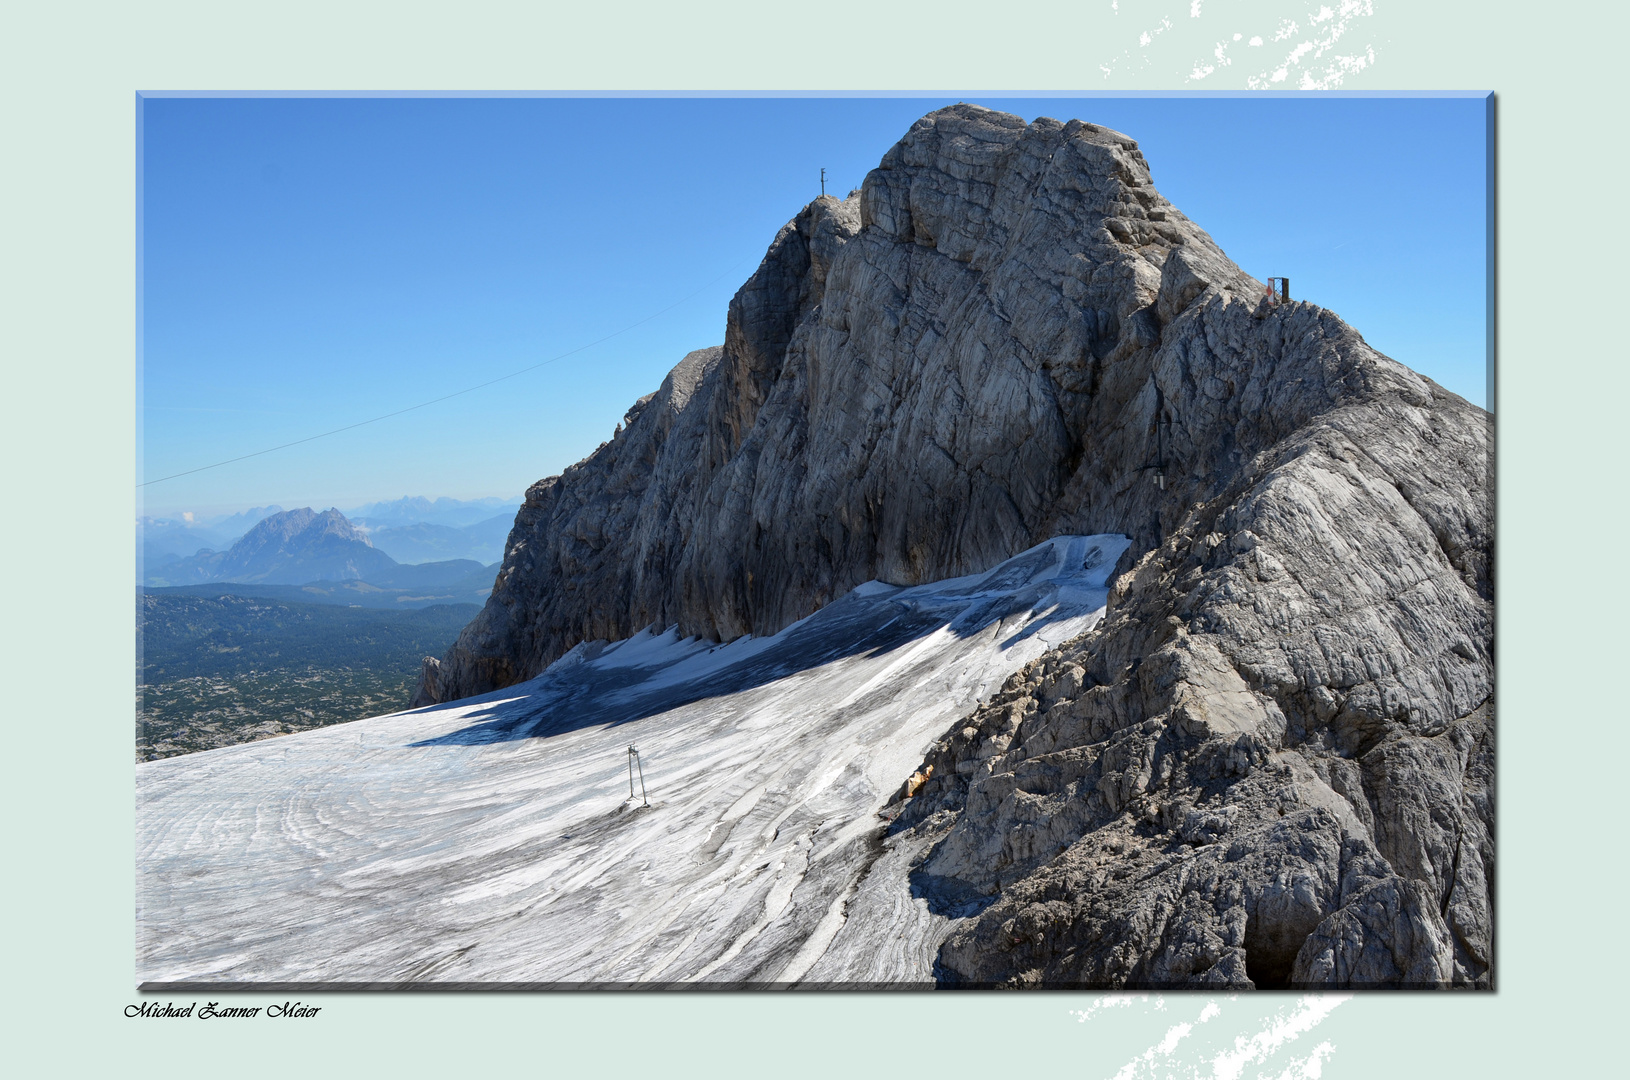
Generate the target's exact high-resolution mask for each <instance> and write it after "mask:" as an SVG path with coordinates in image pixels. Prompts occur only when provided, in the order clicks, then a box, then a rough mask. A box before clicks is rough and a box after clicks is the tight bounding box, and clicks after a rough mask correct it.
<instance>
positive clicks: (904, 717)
mask: <svg viewBox="0 0 1630 1080" xmlns="http://www.w3.org/2000/svg"><path fill="white" fill-rule="evenodd" d="M1126 546H1127V541H1126V540H1125V539H1124V538H1122V537H1119V536H1090V537H1059V538H1056V539H1054V540H1050V541H1048V542H1046V543H1044V544H1041V545H1038V546H1037V547H1035V548H1032V549H1031V550H1029V551H1027V552H1025V553H1023V554H1021V555H1018V556H1016V557H1014V558H1012V559H1010V560H1008V561H1007V562H1005V563H1003V564H1001V565H1000V566H998V567H996V568H995V569H994V570H991V571H990V572H989V573H986V574H981V575H975V576H970V577H964V578H957V579H954V580H950V581H942V582H938V583H935V584H932V585H923V586H918V587H915V588H899V587H895V586H890V585H885V584H883V583H880V582H868V583H867V584H865V585H862V586H860V587H858V588H856V589H855V590H854V591H853V592H851V593H849V594H848V595H846V596H844V597H842V598H841V599H839V600H836V601H834V602H833V603H831V604H829V605H827V606H826V607H825V608H823V609H821V610H820V611H818V612H816V613H815V614H814V615H811V616H810V617H809V618H807V619H804V620H803V621H802V622H799V623H796V624H794V625H792V626H790V627H788V628H787V629H786V630H783V631H782V632H781V633H779V634H776V635H775V636H774V637H769V638H762V639H752V638H743V639H740V640H737V641H735V642H732V643H730V644H728V645H713V644H712V643H709V642H706V641H702V640H698V639H687V640H681V639H679V638H678V637H677V635H676V634H675V633H673V632H672V631H670V632H668V633H666V634H656V633H652V632H649V631H648V632H646V633H642V634H639V635H636V636H635V637H632V638H629V639H628V640H626V641H623V642H619V643H617V644H613V645H609V646H608V645H604V644H603V643H594V644H588V645H580V646H578V647H577V648H575V649H573V650H572V651H571V652H570V653H568V654H567V655H566V656H564V657H562V658H561V659H560V660H559V661H557V662H556V663H555V664H553V665H551V666H550V668H549V669H548V670H547V671H545V672H544V673H543V674H542V675H541V676H539V677H538V678H536V679H534V680H532V681H531V682H528V683H524V684H521V685H519V686H514V687H511V688H509V689H507V690H502V691H498V692H495V693H492V694H487V695H485V696H483V697H479V698H469V699H465V700H463V701H458V702H452V703H448V704H445V705H439V706H432V707H430V708H425V709H419V710H416V711H414V712H406V713H397V714H394V715H391V716H381V717H377V718H374V719H371V720H358V721H355V722H353V723H348V724H339V725H336V726H333V727H327V728H320V729H317V730H314V731H306V732H302V733H300V734H297V735H287V736H283V737H280V738H276V739H270V740H266V741H263V742H256V743H249V744H246V745H242V746H232V747H226V748H223V749H219V750H211V751H207V752H204V753H198V754H189V755H186V756H182V757H175V758H168V759H165V760H162V761H154V762H148V763H145V764H142V765H138V766H137V816H136V829H137V859H138V865H137V875H138V881H137V950H138V959H137V974H138V978H139V979H140V980H141V981H143V982H147V983H174V982H188V981H208V982H311V983H395V982H408V981H412V982H437V983H472V982H481V983H486V982H494V983H544V984H583V983H612V984H629V983H640V982H658V983H676V982H693V981H701V982H708V983H716V984H717V983H725V984H739V983H743V982H765V983H773V984H788V983H797V982H803V983H805V984H832V983H844V984H871V985H876V984H880V983H890V984H892V983H912V982H918V983H921V982H931V981H932V979H933V961H934V956H935V954H936V952H937V950H938V948H939V945H940V942H941V941H943V939H944V937H945V935H946V934H947V933H948V932H949V930H950V927H951V925H952V924H951V923H950V921H949V920H948V919H947V918H945V917H944V916H942V915H938V914H934V913H933V912H931V911H930V910H929V908H928V904H927V901H926V900H924V899H920V898H915V897H913V895H912V886H911V882H910V879H909V870H910V864H911V862H912V861H913V860H915V859H919V858H920V856H921V854H922V853H921V852H919V851H914V850H901V849H897V848H896V846H895V844H894V841H892V840H885V839H884V836H883V829H884V823H883V821H882V820H881V819H880V818H879V817H878V811H879V810H880V809H881V808H882V807H883V806H884V805H885V804H886V803H887V802H888V800H889V799H890V797H891V796H892V795H893V794H894V793H895V792H896V791H897V790H898V789H899V788H900V786H901V784H902V783H903V782H904V780H905V779H906V777H907V776H908V775H910V773H911V771H912V770H913V769H914V768H915V767H916V765H917V764H918V763H919V762H920V761H921V760H922V756H923V753H924V751H925V750H926V749H927V748H928V747H929V745H930V744H931V743H933V742H934V740H935V739H937V738H938V737H939V736H941V735H942V734H944V733H945V732H946V731H947V730H948V729H949V728H950V726H951V725H952V724H953V723H954V722H955V721H957V720H958V719H959V718H961V717H963V716H965V715H967V713H968V712H969V711H970V710H971V709H972V708H973V707H974V705H975V703H976V701H977V700H979V699H982V698H985V697H988V696H989V695H990V694H991V693H992V692H994V691H995V690H996V689H997V688H999V687H1000V686H1001V684H1002V682H1003V680H1004V679H1006V677H1007V676H1008V675H1009V674H1010V673H1011V672H1012V671H1014V670H1015V669H1017V668H1018V667H1020V666H1022V665H1023V664H1025V663H1026V662H1028V661H1029V660H1031V659H1033V658H1035V657H1037V656H1039V655H1041V654H1042V653H1043V652H1045V651H1046V650H1048V649H1050V648H1052V647H1053V646H1055V645H1057V644H1059V643H1061V642H1063V641H1065V640H1067V639H1069V638H1071V637H1074V636H1075V635H1077V634H1080V633H1081V632H1083V631H1085V630H1087V629H1090V628H1091V627H1092V626H1093V625H1094V624H1096V622H1097V621H1098V620H1099V619H1100V618H1101V617H1102V615H1103V611H1104V604H1105V600H1106V591H1105V579H1106V577H1107V576H1108V574H1109V572H1110V569H1111V567H1113V566H1114V564H1115V561H1116V559H1117V558H1118V557H1119V556H1120V554H1121V553H1122V551H1123V550H1125V548H1126ZM630 744H635V745H637V746H638V748H639V753H640V760H641V762H642V764H643V769H644V782H645V788H646V790H647V792H648V793H649V799H650V805H649V807H646V806H644V805H642V802H641V799H640V797H639V794H638V792H639V787H640V784H639V777H638V775H637V774H636V776H635V779H634V788H635V792H636V794H635V796H634V798H633V799H632V800H630V798H629V776H628V763H629V760H630V759H629V755H628V752H627V750H628V746H629V745H630Z"/></svg>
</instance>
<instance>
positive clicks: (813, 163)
mask: <svg viewBox="0 0 1630 1080" xmlns="http://www.w3.org/2000/svg"><path fill="white" fill-rule="evenodd" d="M952 100H954V99H905V98H892V99H858V98H848V99H841V98H840V99H800V98H783V99H740V98H713V99H678V98H665V99H631V98H533V99H522V100H495V99H439V100H408V99H339V100H311V99H243V98H238V99H224V100H210V99H196V98H172V99H149V100H147V101H146V102H145V104H144V115H143V289H144V298H143V317H144V327H143V329H144V340H143V373H142V374H143V379H142V389H143V398H142V409H143V414H142V424H143V428H142V430H143V445H142V451H143V459H142V475H141V476H140V477H139V478H138V479H139V480H153V479H156V478H159V477H164V476H168V475H170V474H172V473H177V472H181V471H183V470H188V469H194V468H197V467H198V466H202V465H208V464H210V463H211V462H215V461H220V460H222V459H224V458H231V457H234V456H236V455H239V454H247V453H252V452H254V451H257V450H262V449H265V448H267V447H270V446H274V445H277V444H280V443H285V442H289V441H291V440H295V439H301V438H304V437H306V436H309V435H314V434H316V433H318V432H322V431H326V430H328V429H331V428H336V427H340V426H343V425H347V424H353V423H356V422H357V421H360V420H366V419H368V418H370V417H373V416H377V415H379V414H382V413H388V412H392V411H394V410H397V409H403V408H406V407H409V406H413V405H416V404H418V403H420V402H423V401H425V400H427V399H430V398H435V397H438V396H440V395H443V394H448V393H452V392H454V391H458V390H461V389H463V388H465V387H468V386H471V385H473V384H476V383H481V382H484V381H487V380H489V379H494V378H497V377H498V376H502V375H505V374H507V373H509V372H512V371H515V370H516V369H519V368H524V367H527V366H529V365H532V364H536V363H538V362H539V361H541V360H547V359H549V358H551V357H554V356H557V355H559V354H561V353H564V352H567V351H568V350H573V349H577V348H579V347H580V346H583V345H585V344H588V343H590V342H594V341H596V340H598V339H601V338H604V337H606V336H607V335H609V334H616V335H617V336H615V337H613V338H612V339H611V340H609V341H604V342H602V343H600V344H598V345H594V346H593V347H591V348H588V349H584V350H582V351H580V352H577V353H575V354H574V355H572V356H569V357H566V358H564V359H561V360H559V361H556V362H553V363H550V364H548V365H546V366H544V367H542V368H539V369H538V370H536V371H532V372H529V373H527V374H524V375H520V376H518V377H516V378H513V379H509V380H506V381H504V382H501V383H498V384H497V385H495V386H491V387H487V388H485V389H481V390H477V391H474V392H472V393H468V394H464V395H462V396H460V397H457V398H454V399H452V400H449V401H444V402H441V403H438V404H435V405H431V406H429V407H427V408H423V409H419V410H417V411H414V412H410V413H407V414H405V415H403V416H398V417H394V418H391V419H387V420H383V421H381V422H379V423H376V424H370V425H367V426H364V427H359V428H356V429H353V430H350V431H346V432H343V433H341V434H338V435H334V436H331V437H328V438H324V439H318V440H316V441H313V442H309V443H304V444H302V445H299V446H295V447H291V448H289V449H286V450H280V451H278V452H276V453H272V454H266V455H263V456H260V457H256V458H254V459H252V460H248V461H242V462H237V463H235V464H230V465H225V466H223V467H221V468H217V469H210V470H207V471H204V472H199V473H195V474H193V475H190V476H184V477H181V478H178V479H173V480H167V481H165V482H163V483H159V484H153V485H150V486H148V487H146V488H144V489H142V490H141V492H140V494H141V495H142V496H143V497H144V499H145V512H147V513H149V514H155V515H160V516H166V515H171V514H179V513H180V512H182V511H194V512H196V513H199V514H210V513H224V512H228V511H232V510H237V509H241V508H244V507H248V506H252V505H260V504H265V503H272V502H276V503H281V504H282V505H283V506H304V505H311V506H317V507H326V506H329V505H338V506H342V507H347V506H354V505H358V504H361V503H366V502H370V501H374V500H377V499H390V498H396V497H399V496H402V495H428V496H440V495H448V496H454V497H458V498H473V497H478V496H484V495H500V496H512V495H517V494H519V493H520V492H521V491H522V490H523V489H524V488H525V487H526V486H527V485H528V484H530V483H531V482H533V481H535V480H537V479H539V478H541V477H543V476H547V475H551V474H553V473H558V472H559V471H560V470H561V469H563V468H564V467H566V466H567V465H569V464H571V463H572V462H574V461H577V460H579V459H580V458H582V457H583V456H584V455H585V454H587V453H589V452H590V451H591V450H593V449H594V447H595V446H597V445H598V444H599V443H600V442H602V441H604V440H605V439H607V438H609V437H610V435H611V432H612V430H613V428H614V427H615V426H616V424H617V422H618V420H619V419H620V418H621V417H622V414H623V412H624V411H625V410H626V409H627V408H628V406H629V405H630V404H632V403H633V401H634V400H635V399H636V398H637V397H639V396H641V395H642V394H645V393H648V392H650V391H651V390H654V389H655V388H656V387H657V385H658V384H659V383H660V382H661V380H662V377H663V375H664V374H665V373H666V372H667V370H668V368H670V367H672V366H673V364H674V363H676V362H677V361H678V360H679V358H680V357H681V356H682V355H683V354H684V353H685V352H687V351H689V350H691V349H695V348H701V347H703V346H707V345H714V344H718V343H719V342H721V341H722V340H723V336H724V321H725V310H726V306H727V305H728V303H729V300H730V297H731V295H732V294H733V293H734V292H735V290H736V289H737V288H738V287H739V286H740V284H741V283H742V281H744V280H745V279H746V277H747V275H748V274H750V273H751V272H752V270H753V267H754V266H755V265H756V264H757V262H758V260H759V258H761V257H762V255H763V253H764V249H765V248H766V246H767V245H768V244H769V241H770V240H771V238H772V237H773V236H774V235H775V232H776V230H777V229H778V228H780V226H781V225H782V224H784V223H785V222H786V221H787V220H788V219H789V218H791V217H792V216H793V215H794V214H795V213H796V212H797V211H798V209H799V208H800V207H801V206H803V205H804V204H805V203H806V202H808V201H809V200H810V199H812V198H814V197H815V195H817V194H818V193H819V176H820V169H821V168H822V167H825V168H826V170H827V176H828V178H829V180H828V185H827V190H828V191H830V192H833V193H836V194H838V195H842V194H845V193H847V192H848V191H849V189H851V188H854V187H858V186H859V185H860V182H861V180H862V179H863V177H864V176H865V174H866V172H867V170H868V169H870V168H872V167H874V166H875V165H876V163H877V161H878V159H879V158H880V157H881V156H882V155H883V153H884V152H885V151H886V150H887V149H888V148H889V146H890V145H892V144H893V143H894V142H895V141H896V140H897V139H899V137H900V136H901V135H903V134H904V133H905V131H906V129H907V128H909V127H910V125H911V123H912V122H913V121H914V120H915V119H916V118H917V117H919V116H921V115H922V114H924V113H926V112H928V111H930V110H932V109H934V108H937V107H939V106H941V105H945V104H950V103H951V101H952ZM977 100H978V101H979V102H980V103H981V104H984V105H989V106H991V107H993V108H1000V109H1004V110H1006V111H1009V112H1015V113H1018V114H1020V115H1022V116H1023V117H1025V119H1027V120H1029V119H1034V118H1035V117H1037V116H1052V117H1056V118H1058V119H1069V118H1071V117H1080V118H1081V119H1085V120H1090V121H1093V122H1095V123H1100V124H1106V125H1108V126H1110V127H1113V128H1115V129H1117V130H1120V131H1123V132H1125V133H1126V134H1128V135H1131V136H1132V137H1133V138H1136V139H1137V140H1138V141H1139V143H1140V145H1141V147H1142V149H1143V152H1144V154H1145V156H1146V157H1147V159H1148V161H1149V164H1150V168H1151V170H1152V172H1153V175H1154V182H1155V185H1156V186H1157V187H1158V188H1160V190H1161V192H1162V193H1163V194H1164V195H1165V196H1166V197H1167V198H1169V199H1170V200H1171V201H1172V202H1173V203H1174V204H1176V205H1177V206H1178V207H1179V208H1181V209H1182V210H1183V211H1184V213H1186V214H1188V215H1189V217H1191V218H1193V219H1194V220H1195V221H1196V222H1198V223H1199V224H1200V225H1201V226H1202V227H1203V228H1205V229H1206V230H1207V231H1208V232H1210V233H1211V235H1212V236H1213V237H1214V238H1215V239H1216V240H1217V242H1218V243H1219V244H1220V245H1221V246H1222V248H1223V249H1224V250H1225V251H1226V252H1228V254H1229V255H1230V256H1231V257H1232V258H1233V259H1234V260H1235V261H1236V262H1238V263H1239V264H1240V265H1241V266H1242V267H1243V268H1244V269H1245V270H1247V271H1248V272H1250V273H1252V274H1254V275H1255V276H1257V277H1259V278H1266V277H1268V276H1270V275H1288V276H1289V277H1290V278H1291V287H1292V294H1293V295H1294V296H1295V297H1297V298H1298V299H1307V300H1312V301H1314V302H1316V303H1319V304H1322V305H1323V306H1325V307H1328V308H1330V309H1331V310H1333V311H1335V312H1336V313H1337V314H1339V315H1340V316H1342V317H1343V318H1344V319H1346V320H1347V321H1348V322H1349V323H1351V324H1352V325H1353V326H1354V327H1355V328H1357V329H1358V330H1359V332H1360V333H1362V334H1363V335H1364V337H1365V339H1366V340H1368V341H1369V342H1370V344H1371V345H1373V346H1374V347H1376V348H1377V349H1379V350H1380V351H1382V352H1384V353H1386V354H1387V355H1389V356H1391V357H1393V358H1394V359H1396V360H1399V361H1401V362H1402V363H1405V364H1407V365H1409V366H1410V367H1412V368H1414V369H1415V370H1417V371H1420V372H1422V373H1424V374H1426V375H1428V376H1430V377H1431V378H1433V379H1435V380H1437V381H1438V382H1440V383H1442V384H1443V385H1444V386H1446V387H1448V388H1449V389H1451V390H1453V391H1455V392H1456V393H1459V394H1461V395H1463V396H1464V397H1466V398H1467V399H1469V400H1471V401H1473V402H1476V403H1477V404H1479V405H1482V404H1486V402H1485V382H1486V371H1485V352H1484V332H1485V331H1484V290H1485V276H1484V268H1485V239H1484V238H1485V214H1484V209H1485V207H1484V198H1485V196H1484V177H1485V156H1484V102H1483V100H1482V99H1481V98H1424V99H1394V98H1358V97H1354V98H1264V97H1257V98H1180V97H1165V98H1068V99H1051V100H1015V99H1002V98H991V97H981V98H978V99H977ZM664 309H669V310H664ZM659 312H660V314H658V313H659ZM653 315H654V316H655V317H654V318H652V317H651V316H653ZM635 323H639V325H632V324H635ZM619 331H621V332H620V333H619Z"/></svg>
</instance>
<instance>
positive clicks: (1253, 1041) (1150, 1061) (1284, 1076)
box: [1071, 994, 1353, 1080]
mask: <svg viewBox="0 0 1630 1080" xmlns="http://www.w3.org/2000/svg"><path fill="white" fill-rule="evenodd" d="M1352 996H1353V995H1351V994H1323V995H1319V994H1309V995H1306V996H1304V997H1301V998H1299V999H1297V1001H1296V1003H1295V1006H1294V1007H1293V1008H1291V1009H1288V1010H1287V1009H1284V1008H1280V1009H1278V1010H1276V1011H1274V1012H1272V1013H1269V1014H1268V1015H1266V1016H1260V1017H1259V1019H1258V1021H1257V1023H1258V1024H1259V1029H1258V1030H1256V1031H1255V1032H1254V1033H1252V1032H1249V1024H1250V1021H1249V1020H1245V1024H1246V1025H1247V1031H1248V1033H1247V1034H1241V1035H1236V1036H1234V1037H1233V1038H1232V1040H1230V1038H1229V1036H1230V1030H1229V1029H1228V1028H1227V1027H1224V1026H1217V1027H1213V1028H1210V1029H1208V1031H1206V1032H1205V1033H1203V1034H1197V1032H1198V1030H1199V1025H1201V1024H1205V1023H1207V1022H1208V1021H1211V1020H1214V1019H1216V1018H1217V1017H1218V1016H1220V1015H1222V1011H1223V1010H1222V1006H1221V1005H1219V1004H1218V1002H1217V1001H1216V1000H1215V999H1213V1000H1210V1001H1207V1002H1206V1003H1205V1005H1204V1006H1203V1007H1202V1008H1201V1009H1200V1011H1199V1014H1198V1016H1196V1017H1195V1019H1194V1021H1193V1022H1187V1021H1185V1022H1182V1023H1177V1024H1173V1025H1172V1026H1170V1027H1168V1028H1167V1029H1166V1033H1165V1035H1163V1036H1162V1037H1161V1039H1160V1041H1159V1042H1158V1043H1156V1044H1155V1045H1153V1046H1151V1047H1149V1048H1148V1049H1147V1050H1145V1051H1143V1052H1142V1053H1141V1054H1138V1055H1137V1056H1136V1057H1133V1058H1132V1059H1131V1060H1130V1061H1128V1062H1126V1064H1124V1065H1122V1066H1121V1067H1120V1069H1119V1070H1117V1071H1116V1072H1115V1074H1114V1077H1113V1080H1240V1078H1241V1077H1242V1076H1243V1075H1244V1073H1245V1070H1246V1069H1247V1068H1249V1067H1251V1066H1263V1067H1266V1068H1267V1069H1270V1070H1277V1071H1275V1072H1272V1073H1269V1072H1261V1073H1258V1074H1257V1076H1258V1080H1319V1078H1320V1077H1321V1076H1322V1075H1323V1072H1324V1065H1325V1062H1327V1061H1328V1060H1329V1059H1330V1057H1331V1055H1332V1054H1334V1053H1335V1044H1334V1043H1332V1042H1330V1041H1329V1040H1325V1041H1323V1042H1321V1043H1319V1044H1318V1045H1317V1046H1315V1047H1314V1048H1313V1049H1312V1050H1311V1051H1309V1052H1307V1053H1306V1054H1305V1055H1304V1054H1302V1053H1301V1052H1300V1051H1299V1049H1298V1047H1297V1040H1298V1039H1299V1038H1300V1037H1301V1036H1302V1035H1305V1034H1306V1033H1307V1032H1309V1031H1311V1030H1312V1029H1313V1028H1315V1027H1316V1026H1318V1024H1319V1023H1321V1022H1322V1021H1323V1020H1324V1019H1325V1018H1326V1017H1327V1016H1329V1015H1330V1013H1332V1012H1333V1011H1335V1009H1336V1008H1337V1006H1339V1005H1340V1004H1341V1003H1342V1002H1344V1001H1348V1000H1350V999H1351V998H1352ZM1227 1000H1228V1001H1229V1002H1237V1001H1239V1000H1240V995H1238V994H1231V995H1229V996H1228V998H1227ZM1248 1000H1249V1001H1250V1004H1252V1005H1256V1006H1257V1007H1258V1008H1259V1010H1266V1009H1268V1008H1270V1007H1271V1003H1272V1002H1273V1001H1274V1000H1275V999H1273V998H1261V997H1252V998H1250V999H1248ZM1139 1004H1141V1005H1143V1006H1144V1012H1145V1014H1148V1013H1150V1012H1153V1011H1156V1010H1154V1009H1150V1008H1149V1005H1150V1004H1151V1003H1150V1001H1149V997H1148V995H1142V996H1134V995H1131V994H1109V995H1105V996H1104V997H1100V998H1094V999H1093V1001H1092V1004H1091V1005H1089V1006H1088V1007H1087V1008H1086V1009H1072V1010H1071V1012H1072V1013H1073V1014H1074V1015H1075V1016H1076V1018H1077V1021H1078V1022H1081V1021H1085V1020H1087V1019H1089V1018H1090V1017H1092V1016H1094V1015H1095V1014H1097V1013H1099V1012H1101V1011H1103V1010H1105V1009H1111V1008H1113V1009H1125V1008H1128V1007H1130V1006H1133V1005H1139ZM1155 1005H1156V1007H1157V1009H1158V1007H1159V1006H1161V1005H1164V1000H1163V999H1159V998H1157V999H1156V1001H1155ZM1241 1019H1242V1020H1244V1019H1245V1018H1244V1017H1242V1018H1241ZM1235 1030H1237V1029H1235Z"/></svg>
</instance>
